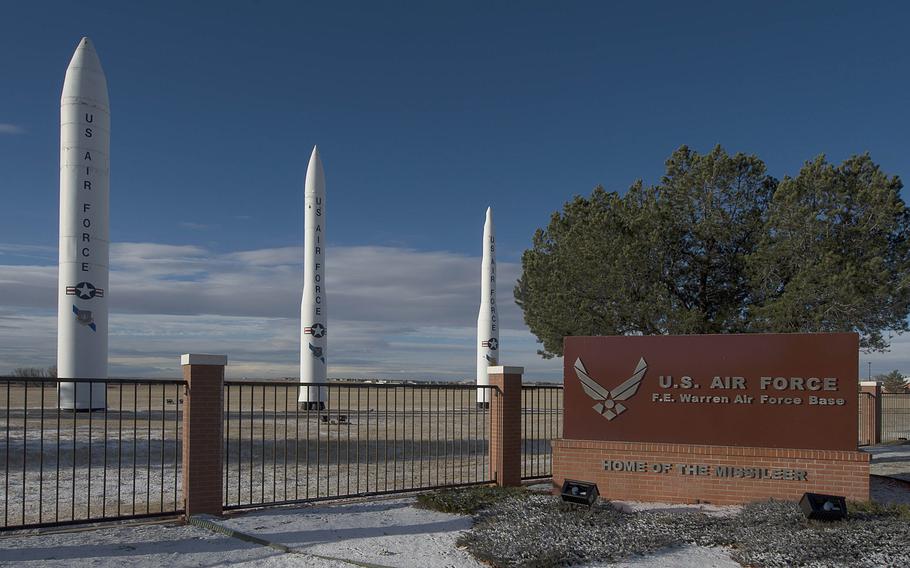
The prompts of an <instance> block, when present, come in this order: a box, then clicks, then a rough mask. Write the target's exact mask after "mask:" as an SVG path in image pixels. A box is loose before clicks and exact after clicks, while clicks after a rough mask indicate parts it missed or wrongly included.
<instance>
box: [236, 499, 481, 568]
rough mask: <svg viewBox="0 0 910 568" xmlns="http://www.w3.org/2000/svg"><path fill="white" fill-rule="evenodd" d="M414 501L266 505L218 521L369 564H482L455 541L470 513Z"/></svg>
mask: <svg viewBox="0 0 910 568" xmlns="http://www.w3.org/2000/svg"><path fill="white" fill-rule="evenodd" d="M413 503H414V499H413V498H410V497H409V498H403V499H402V498H396V499H383V500H375V501H372V502H370V501H362V502H356V503H344V504H338V505H328V506H313V507H306V508H303V509H270V510H264V511H256V512H254V513H250V514H246V515H241V516H237V517H234V518H231V519H228V520H225V521H223V522H221V523H219V524H221V525H223V526H227V527H230V528H232V529H235V530H239V531H241V532H244V533H248V534H253V535H255V536H257V537H259V538H264V539H266V540H269V541H270V542H280V543H282V544H285V545H288V546H290V547H292V548H294V549H295V550H300V551H303V552H308V553H311V554H318V555H321V556H335V557H342V558H345V559H349V560H355V561H359V562H366V563H370V564H380V565H386V566H396V567H399V568H411V567H413V568H425V567H427V566H450V567H453V568H454V567H457V568H462V567H464V568H469V567H470V568H475V567H481V566H483V565H482V564H480V563H478V562H477V561H476V560H474V559H473V557H472V556H471V555H470V554H469V553H468V552H467V551H464V550H460V549H458V548H456V546H455V541H456V540H457V538H458V536H459V535H460V534H461V533H462V532H464V531H467V530H468V529H470V528H471V518H470V517H468V516H461V515H449V514H445V513H438V512H435V511H428V510H425V509H417V508H415V507H413V506H412V505H413Z"/></svg>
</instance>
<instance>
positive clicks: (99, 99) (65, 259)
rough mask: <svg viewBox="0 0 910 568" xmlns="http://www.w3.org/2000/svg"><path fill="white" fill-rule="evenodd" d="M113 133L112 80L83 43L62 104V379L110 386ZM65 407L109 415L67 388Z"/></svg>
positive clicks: (77, 388) (96, 395) (94, 393)
mask: <svg viewBox="0 0 910 568" xmlns="http://www.w3.org/2000/svg"><path fill="white" fill-rule="evenodd" d="M110 131H111V113H110V106H109V104H108V95H107V80H106V79H105V77H104V71H103V70H102V69H101V62H100V61H99V60H98V55H97V53H95V48H94V47H93V46H92V43H91V41H90V40H89V39H88V38H82V40H80V41H79V45H78V46H77V47H76V52H75V53H74V54H73V58H72V60H71V61H70V64H69V67H67V69H66V79H64V81H63V94H62V96H61V99H60V253H59V254H60V257H59V272H58V282H57V287H58V290H57V376H58V377H61V378H64V379H70V378H71V379H106V378H107V356H108V343H107V342H108V327H107V320H108V317H107V316H108V311H107V302H108V298H109V296H110V290H109V289H108V249H109V246H110V237H109V234H108V203H109V174H110V161H109V156H110V153H109V152H110ZM60 406H61V407H62V408H66V409H73V410H94V409H100V408H104V407H105V388H104V386H103V385H101V384H94V385H93V386H92V385H90V384H79V385H76V384H75V383H60Z"/></svg>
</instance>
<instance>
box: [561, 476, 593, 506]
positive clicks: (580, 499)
mask: <svg viewBox="0 0 910 568" xmlns="http://www.w3.org/2000/svg"><path fill="white" fill-rule="evenodd" d="M598 495H600V492H599V491H598V490H597V484H596V483H590V482H588V481H576V480H574V479H566V480H565V481H563V482H562V500H563V501H565V502H567V503H578V504H580V505H587V506H588V507H590V506H592V505H594V502H595V501H597V496H598Z"/></svg>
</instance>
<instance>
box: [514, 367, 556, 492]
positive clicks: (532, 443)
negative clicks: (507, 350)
mask: <svg viewBox="0 0 910 568" xmlns="http://www.w3.org/2000/svg"><path fill="white" fill-rule="evenodd" d="M562 400H563V388H562V385H533V384H524V385H522V387H521V478H522V479H545V478H547V477H551V476H552V475H553V461H552V458H553V448H552V445H551V443H550V442H551V441H552V440H553V439H554V438H559V437H561V436H562V412H563V410H562V409H563V406H562Z"/></svg>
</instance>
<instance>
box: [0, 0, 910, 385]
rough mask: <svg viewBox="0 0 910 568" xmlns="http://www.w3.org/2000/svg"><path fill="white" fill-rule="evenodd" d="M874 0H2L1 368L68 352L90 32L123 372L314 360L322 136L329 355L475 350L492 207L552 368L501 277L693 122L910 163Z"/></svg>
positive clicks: (795, 153)
mask: <svg viewBox="0 0 910 568" xmlns="http://www.w3.org/2000/svg"><path fill="white" fill-rule="evenodd" d="M867 4H868V5H862V4H860V3H856V2H843V3H841V2H803V3H784V2H780V3H778V2H754V3H739V2H736V3H732V2H703V3H678V2H673V3H670V2H639V3H607V2H564V3H529V2H523V3H521V4H517V3H505V2H457V3H455V2H452V3H447V4H444V3H439V2H384V3H379V2H359V3H350V2H331V3H329V2H321V3H303V2H265V1H263V2H230V3H228V2H173V3H169V2H156V3H142V4H140V3H126V2H61V3H58V2H29V3H26V2H17V3H13V4H10V5H9V6H5V7H4V18H3V21H2V22H0V54H2V55H0V73H2V76H3V77H4V81H3V82H2V88H0V152H2V156H3V160H2V162H0V163H2V164H3V165H4V166H5V167H4V168H3V170H4V175H3V176H2V178H0V180H2V181H0V184H2V191H3V195H4V204H5V206H4V207H2V208H0V227H2V231H0V284H2V286H3V288H4V289H5V290H6V293H5V294H4V299H3V300H0V302H2V303H0V370H3V369H6V368H11V367H14V366H21V365H27V364H31V363H32V362H34V364H36V365H37V364H51V363H52V362H53V356H54V345H55V338H54V333H55V331H54V330H55V326H54V322H53V319H54V314H55V311H54V302H55V295H54V282H55V279H56V260H55V259H56V240H57V214H58V212H57V200H58V175H59V172H58V159H59V131H58V128H59V97H60V89H61V86H62V82H63V75H64V71H65V69H66V65H67V63H68V61H69V58H70V56H71V55H72V52H73V49H74V48H75V46H76V43H77V42H78V40H79V38H80V37H81V36H83V35H88V36H90V37H91V38H92V39H93V40H94V42H95V45H96V47H97V49H98V52H99V55H100V57H101V61H102V64H103V65H104V68H105V71H106V74H107V78H108V85H109V89H110V98H111V107H112V108H111V112H112V142H111V148H112V158H111V160H112V166H111V170H112V172H111V237H112V240H113V241H114V242H115V247H114V250H113V252H112V271H113V273H112V283H111V289H112V295H111V302H112V304H111V310H112V314H113V315H112V320H111V329H112V336H111V373H112V374H124V375H161V374H165V375H168V374H170V375H174V374H176V372H177V368H176V367H177V366H176V363H175V361H176V359H175V356H176V355H177V354H179V352H181V351H187V350H194V351H202V350H206V351H219V352H221V351H226V352H228V355H229V357H232V361H236V365H232V367H233V369H231V370H230V371H231V372H232V373H234V374H236V375H247V376H274V375H281V374H288V375H290V374H296V371H295V368H296V354H295V352H296V341H297V339H296V334H297V333H298V332H297V331H296V325H297V323H296V319H295V317H296V314H298V313H299V290H300V283H301V281H302V277H301V276H300V274H299V270H300V261H301V257H302V252H301V251H300V243H301V240H302V231H303V222H302V203H303V190H302V189H303V178H304V174H305V168H306V160H307V158H308V156H309V152H310V150H311V148H312V146H313V144H319V146H320V153H321V154H322V157H323V161H324V164H325V168H326V178H327V192H328V193H327V214H328V226H327V231H328V233H327V236H328V240H329V243H330V249H329V255H330V256H329V257H328V259H327V269H328V271H329V274H328V278H329V284H333V286H331V287H330V288H329V290H328V291H329V301H330V306H332V308H330V310H331V311H330V318H332V319H333V320H335V326H334V327H333V330H335V331H336V333H333V337H332V339H333V341H332V343H331V344H330V353H333V354H335V357H334V358H332V357H330V362H331V361H334V365H330V376H331V375H333V374H334V375H336V376H341V375H358V376H360V375H364V376H365V375H370V374H375V375H382V376H394V377H398V376H419V377H429V376H438V377H440V378H447V377H448V378H460V377H469V376H471V373H472V371H471V370H472V368H473V325H474V320H475V319H476V305H475V304H476V303H477V298H476V296H479V287H477V286H476V282H477V276H478V274H479V266H480V246H479V245H480V236H481V229H482V225H483V213H484V210H485V208H486V206H487V205H492V206H493V207H494V211H495V219H496V231H497V241H498V244H499V247H498V254H499V258H498V260H499V261H500V286H499V302H500V305H501V307H502V310H503V325H504V327H505V333H506V337H505V338H504V341H503V348H504V351H503V357H504V362H506V363H508V364H516V365H524V366H526V367H528V369H529V371H530V374H531V375H532V376H533V377H535V378H552V377H558V376H559V375H560V365H561V363H560V362H559V361H542V360H540V359H539V358H538V357H537V356H536V355H535V354H534V351H535V349H536V347H535V345H534V341H533V338H532V337H531V336H530V335H529V334H528V333H527V330H525V329H524V327H523V324H522V323H521V316H520V312H519V311H518V310H517V308H515V307H514V305H513V303H512V301H511V284H510V282H511V281H510V280H508V279H509V278H510V279H511V280H514V278H515V277H517V275H518V270H519V267H518V265H517V262H518V260H519V258H520V254H521V251H523V250H524V249H525V248H527V247H528V245H529V243H530V238H531V235H532V234H533V231H534V230H535V229H536V228H537V227H540V226H543V225H545V224H546V223H547V221H548V219H549V216H550V214H551V213H552V212H553V211H555V210H557V209H558V208H559V207H560V206H561V205H562V204H563V203H564V202H565V201H566V200H568V199H570V198H571V197H572V196H573V195H575V194H585V193H588V192H590V190H591V189H592V188H593V187H594V186H595V185H597V184H602V185H604V186H605V187H607V188H609V189H615V190H620V191H621V190H624V189H625V188H626V187H628V186H629V185H630V184H631V183H632V182H633V181H634V180H635V179H637V178H643V179H644V180H645V181H646V182H654V181H656V180H657V179H658V178H659V176H660V174H661V173H662V170H663V162H664V160H665V159H666V157H667V156H668V155H669V154H670V152H672V150H673V149H674V148H676V147H678V146H679V145H681V144H689V145H690V146H693V147H694V148H696V149H698V150H700V151H705V150H708V149H709V148H710V147H712V146H713V145H714V144H717V143H720V144H722V145H724V146H725V147H726V148H727V150H728V151H731V152H736V151H743V152H749V153H756V154H758V155H759V156H760V157H761V158H763V159H764V160H765V161H766V163H767V164H768V166H769V169H770V172H771V173H772V174H773V175H776V176H778V177H782V176H783V175H786V174H792V173H795V172H796V171H797V170H798V168H799V166H800V164H801V163H802V162H803V161H805V160H807V159H810V158H812V157H814V156H815V155H817V154H820V153H825V154H827V155H828V156H829V158H831V159H832V160H836V161H839V160H842V159H844V158H845V157H847V156H849V155H851V154H854V153H858V152H864V151H869V152H871V154H872V156H873V158H874V159H875V160H876V161H877V162H878V163H880V164H881V165H882V166H883V168H884V169H885V171H887V172H889V173H891V174H896V175H900V176H901V177H902V178H906V177H907V175H908V172H907V169H908V168H907V159H906V157H907V156H908V155H910V142H908V139H907V136H906V126H907V124H908V123H910V121H908V119H910V104H908V103H910V100H908V99H910V95H908V93H910V85H908V83H910V75H908V73H907V70H908V69H910V55H908V50H907V49H906V42H905V40H904V37H905V32H906V30H905V27H906V22H907V21H908V20H910V8H908V7H907V6H906V5H904V4H901V3H896V2H895V3H884V2H882V3H867ZM519 6H520V7H519ZM332 251H335V254H334V257H333V256H332ZM341 259H345V261H346V262H348V263H349V264H348V265H346V266H345V267H343V268H342V267H341V266H339V263H340V261H341ZM428 263H433V264H432V265H430V264H428ZM333 270H334V272H335V275H334V276H333V274H332V272H333ZM333 278H334V279H335V280H334V282H333ZM118 285H119V288H120V291H118ZM118 297H119V299H118ZM894 345H895V349H894V350H892V352H891V353H889V354H885V355H878V356H873V357H866V356H863V360H864V361H865V360H867V359H871V360H872V361H873V363H874V365H873V372H880V371H885V370H888V369H891V368H894V367H899V368H903V369H904V370H905V371H907V372H908V373H910V341H907V342H904V341H903V339H899V340H898V341H896V342H895V344H894ZM4 346H5V347H4ZM510 353H511V355H510ZM863 368H864V370H865V366H864V367H863Z"/></svg>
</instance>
